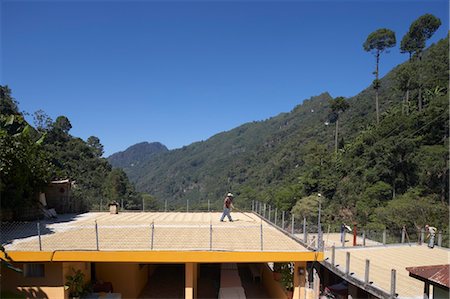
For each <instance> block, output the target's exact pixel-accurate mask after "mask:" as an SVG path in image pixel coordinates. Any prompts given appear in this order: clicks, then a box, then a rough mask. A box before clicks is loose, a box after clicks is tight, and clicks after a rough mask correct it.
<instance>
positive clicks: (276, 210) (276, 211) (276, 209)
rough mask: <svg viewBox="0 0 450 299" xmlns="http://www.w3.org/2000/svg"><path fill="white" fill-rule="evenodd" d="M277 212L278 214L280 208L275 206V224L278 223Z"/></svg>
mask: <svg viewBox="0 0 450 299" xmlns="http://www.w3.org/2000/svg"><path fill="white" fill-rule="evenodd" d="M277 214H278V208H275V219H274V221H273V223H274V224H275V225H277Z"/></svg>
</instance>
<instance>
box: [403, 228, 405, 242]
mask: <svg viewBox="0 0 450 299" xmlns="http://www.w3.org/2000/svg"><path fill="white" fill-rule="evenodd" d="M403 243H405V228H402V244H403Z"/></svg>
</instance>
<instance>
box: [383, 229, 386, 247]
mask: <svg viewBox="0 0 450 299" xmlns="http://www.w3.org/2000/svg"><path fill="white" fill-rule="evenodd" d="M383 245H386V229H385V230H383Z"/></svg>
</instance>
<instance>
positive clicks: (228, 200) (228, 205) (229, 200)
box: [220, 193, 234, 222]
mask: <svg viewBox="0 0 450 299" xmlns="http://www.w3.org/2000/svg"><path fill="white" fill-rule="evenodd" d="M232 208H234V206H233V194H232V193H228V194H227V196H226V197H225V199H224V200H223V213H222V217H220V221H222V222H223V219H224V218H225V216H227V217H228V220H229V221H230V222H233V219H231V215H230V211H231V209H232Z"/></svg>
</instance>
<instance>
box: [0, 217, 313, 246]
mask: <svg viewBox="0 0 450 299" xmlns="http://www.w3.org/2000/svg"><path fill="white" fill-rule="evenodd" d="M220 216H221V213H212V212H211V213H207V212H205V213H184V212H167V213H166V212H155V213H153V212H125V213H119V214H109V213H106V212H103V213H101V212H96V213H92V212H90V213H85V214H80V215H70V216H64V215H62V216H61V217H60V219H57V220H54V221H43V222H40V223H39V224H38V222H28V223H3V224H2V228H1V230H2V240H1V241H2V244H5V248H6V249H7V250H8V251H56V250H72V251H76V250H80V251H81V250H97V251H149V250H164V251H198V250H202V251H249V252H252V251H272V252H307V251H308V250H307V249H306V248H305V247H303V246H302V245H301V244H299V243H298V242H297V241H296V240H294V239H293V238H291V237H290V236H289V235H288V234H286V233H283V232H281V231H280V230H279V229H277V228H275V227H274V226H273V225H271V224H270V223H268V222H266V221H264V220H262V219H261V218H260V217H259V216H257V215H255V214H253V213H232V216H233V220H234V221H233V222H228V221H225V222H220V221H219V219H220Z"/></svg>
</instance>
